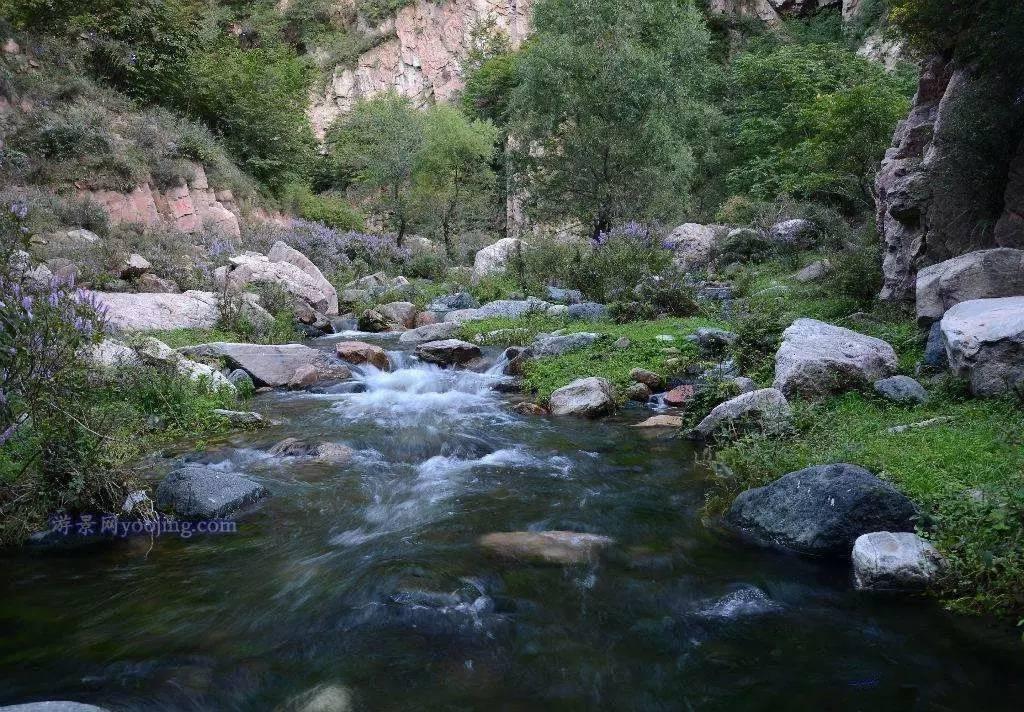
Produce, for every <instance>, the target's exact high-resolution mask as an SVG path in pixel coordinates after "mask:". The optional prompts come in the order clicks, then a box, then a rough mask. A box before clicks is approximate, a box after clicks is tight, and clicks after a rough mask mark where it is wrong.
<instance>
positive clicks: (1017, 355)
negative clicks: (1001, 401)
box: [940, 297, 1024, 396]
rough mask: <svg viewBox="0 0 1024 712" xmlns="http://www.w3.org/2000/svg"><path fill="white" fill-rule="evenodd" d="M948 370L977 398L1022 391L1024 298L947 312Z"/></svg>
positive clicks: (943, 326)
mask: <svg viewBox="0 0 1024 712" xmlns="http://www.w3.org/2000/svg"><path fill="white" fill-rule="evenodd" d="M940 328H941V329H942V337H943V339H944V340H945V342H946V356H947V357H948V358H949V367H950V368H951V369H952V370H953V371H954V372H955V373H956V374H957V375H959V376H960V377H961V378H966V379H968V380H969V381H970V384H971V392H972V393H974V394H975V395H979V396H994V395H999V394H1002V393H1013V392H1014V391H1017V392H1022V391H1024V297H1003V298H1001V299H975V300H972V301H968V302H961V303H959V304H957V305H956V306H954V307H953V308H952V309H950V310H949V311H947V312H946V314H945V316H943V317H942V322H941V326H940Z"/></svg>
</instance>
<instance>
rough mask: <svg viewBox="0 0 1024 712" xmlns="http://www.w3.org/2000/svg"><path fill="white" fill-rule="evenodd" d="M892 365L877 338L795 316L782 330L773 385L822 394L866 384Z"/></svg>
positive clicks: (892, 355)
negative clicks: (787, 326) (795, 318)
mask: <svg viewBox="0 0 1024 712" xmlns="http://www.w3.org/2000/svg"><path fill="white" fill-rule="evenodd" d="M896 365H897V359H896V352H895V351H893V348H892V346H890V345H889V344H887V343H885V342H884V341H882V340H881V339H876V338H874V337H872V336H865V335H864V334H858V333H857V332H856V331H851V330H849V329H844V328H843V327H840V326H833V325H832V324H826V323H825V322H821V321H817V320H816V319H797V320H796V321H794V322H793V323H792V324H791V325H790V326H789V328H787V329H786V330H785V331H784V332H783V334H782V345H781V346H780V347H779V351H778V353H777V354H776V355H775V383H774V384H773V385H774V387H775V388H777V389H778V390H780V391H782V392H783V393H784V394H785V395H786V396H793V395H803V396H822V395H828V394H830V393H838V392H842V391H844V390H849V389H851V388H858V387H862V386H865V385H870V384H872V383H874V382H875V381H877V380H878V379H880V378H886V377H887V376H891V375H892V374H893V373H895V372H896Z"/></svg>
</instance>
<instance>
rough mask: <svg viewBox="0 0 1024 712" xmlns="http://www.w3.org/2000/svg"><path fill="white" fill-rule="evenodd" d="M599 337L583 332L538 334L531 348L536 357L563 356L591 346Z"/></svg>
mask: <svg viewBox="0 0 1024 712" xmlns="http://www.w3.org/2000/svg"><path fill="white" fill-rule="evenodd" d="M598 338H599V335H598V334H592V333H587V332H581V333H578V334H564V335H562V336H551V335H546V334H538V335H537V338H536V340H535V341H534V342H533V344H532V345H531V346H530V350H531V351H532V352H533V355H534V356H535V357H536V358H544V357H545V356H561V355H562V354H567V353H569V352H570V351H579V350H580V349H585V348H587V347H588V346H591V345H592V344H593V343H594V342H595V341H597V340H598Z"/></svg>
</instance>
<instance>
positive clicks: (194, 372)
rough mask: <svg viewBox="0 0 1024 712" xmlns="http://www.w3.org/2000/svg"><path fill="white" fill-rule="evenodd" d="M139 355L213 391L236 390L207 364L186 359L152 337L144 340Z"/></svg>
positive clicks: (221, 374) (222, 375) (225, 378)
mask: <svg viewBox="0 0 1024 712" xmlns="http://www.w3.org/2000/svg"><path fill="white" fill-rule="evenodd" d="M138 355H139V356H140V357H141V358H142V360H144V361H146V362H148V363H151V364H154V365H160V364H163V365H167V366H171V367H173V368H175V369H177V371H178V373H180V374H182V375H183V376H188V377H189V378H190V379H192V380H193V381H200V380H202V381H205V382H206V383H207V384H208V385H209V387H210V388H211V389H214V390H220V389H222V388H226V389H228V390H230V391H234V390H235V386H234V384H233V383H231V381H229V380H228V379H227V377H226V376H225V375H224V374H223V373H221V372H220V371H218V370H216V369H214V368H211V367H210V366H207V365H206V364H205V363H199V362H198V361H193V360H191V359H189V358H185V357H184V356H183V355H181V354H180V353H178V352H177V351H175V350H174V349H172V348H171V347H170V346H168V345H167V344H165V343H164V342H162V341H160V340H159V339H155V338H153V337H152V336H147V337H146V338H145V339H143V341H142V344H141V345H140V346H139V349H138Z"/></svg>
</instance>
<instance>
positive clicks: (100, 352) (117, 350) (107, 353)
mask: <svg viewBox="0 0 1024 712" xmlns="http://www.w3.org/2000/svg"><path fill="white" fill-rule="evenodd" d="M86 359H87V360H88V361H89V363H91V364H92V365H93V366H96V367H97V368H117V367H119V366H138V365H139V364H141V363H142V360H141V359H140V358H139V355H138V354H137V353H135V350H134V349H132V348H129V347H128V346H126V345H125V344H123V343H121V342H120V341H117V340H116V339H104V340H103V341H101V342H100V343H98V344H96V345H95V346H93V347H92V349H90V350H89V352H88V354H87V355H86Z"/></svg>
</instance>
